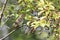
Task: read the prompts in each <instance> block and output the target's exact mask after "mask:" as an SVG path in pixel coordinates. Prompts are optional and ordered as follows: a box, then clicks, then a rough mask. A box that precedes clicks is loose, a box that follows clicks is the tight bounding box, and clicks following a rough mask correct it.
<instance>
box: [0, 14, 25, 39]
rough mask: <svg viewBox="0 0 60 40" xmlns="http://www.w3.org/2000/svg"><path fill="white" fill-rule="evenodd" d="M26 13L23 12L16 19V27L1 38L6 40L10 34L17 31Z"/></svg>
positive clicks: (14, 25)
mask: <svg viewBox="0 0 60 40" xmlns="http://www.w3.org/2000/svg"><path fill="white" fill-rule="evenodd" d="M24 17H25V15H24V14H21V15H20V16H19V17H18V19H17V20H16V22H15V23H14V24H13V27H14V29H13V30H12V31H11V32H10V33H8V34H7V35H6V36H4V37H2V38H1V39H0V40H4V39H5V38H6V37H8V36H9V35H10V34H12V33H13V32H15V31H16V30H17V29H18V28H20V27H19V24H20V23H21V22H22V21H23V19H24Z"/></svg>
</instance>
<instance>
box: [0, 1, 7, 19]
mask: <svg viewBox="0 0 60 40" xmlns="http://www.w3.org/2000/svg"><path fill="white" fill-rule="evenodd" d="M7 1H8V0H6V1H5V2H4V4H3V7H2V11H1V14H0V15H1V16H0V20H1V19H2V17H3V13H4V10H5V8H6V4H7Z"/></svg>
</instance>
